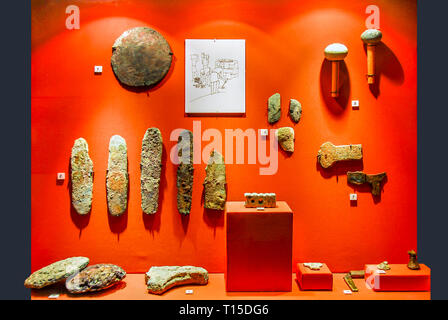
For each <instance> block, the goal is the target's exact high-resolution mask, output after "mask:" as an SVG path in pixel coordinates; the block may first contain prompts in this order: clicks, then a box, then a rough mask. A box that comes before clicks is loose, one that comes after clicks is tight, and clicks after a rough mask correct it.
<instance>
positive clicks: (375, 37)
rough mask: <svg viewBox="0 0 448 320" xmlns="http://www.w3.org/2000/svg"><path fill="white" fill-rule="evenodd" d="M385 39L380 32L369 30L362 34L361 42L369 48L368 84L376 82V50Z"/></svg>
mask: <svg viewBox="0 0 448 320" xmlns="http://www.w3.org/2000/svg"><path fill="white" fill-rule="evenodd" d="M382 38H383V34H382V33H381V31H380V30H376V29H367V30H366V31H364V32H363V33H362V34H361V40H362V41H363V42H364V43H365V44H366V47H367V83H368V84H372V83H374V82H375V48H376V45H377V44H378V43H379V42H380V41H381V39H382Z"/></svg>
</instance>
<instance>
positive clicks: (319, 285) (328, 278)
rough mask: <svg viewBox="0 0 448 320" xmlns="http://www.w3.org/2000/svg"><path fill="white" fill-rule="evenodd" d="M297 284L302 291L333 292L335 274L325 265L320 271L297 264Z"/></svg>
mask: <svg viewBox="0 0 448 320" xmlns="http://www.w3.org/2000/svg"><path fill="white" fill-rule="evenodd" d="M297 282H298V283H299V286H300V289H301V290H333V274H332V273H331V271H330V269H328V267H327V265H326V264H325V263H323V264H322V267H321V268H320V270H311V269H310V268H307V267H305V266H304V265H303V263H298V264H297Z"/></svg>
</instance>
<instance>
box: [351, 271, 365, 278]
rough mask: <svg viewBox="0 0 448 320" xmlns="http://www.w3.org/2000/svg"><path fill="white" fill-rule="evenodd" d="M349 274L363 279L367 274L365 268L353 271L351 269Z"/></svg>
mask: <svg viewBox="0 0 448 320" xmlns="http://www.w3.org/2000/svg"><path fill="white" fill-rule="evenodd" d="M349 274H350V276H351V277H352V278H353V279H362V278H364V276H365V271H364V270H353V271H350V272H349Z"/></svg>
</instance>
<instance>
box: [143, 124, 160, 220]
mask: <svg viewBox="0 0 448 320" xmlns="http://www.w3.org/2000/svg"><path fill="white" fill-rule="evenodd" d="M162 143H163V141H162V134H161V133H160V130H159V129H157V128H149V129H148V130H146V132H145V136H144V137H143V141H142V153H141V160H140V170H141V175H140V185H141V196H142V210H143V212H144V213H146V214H154V213H156V212H157V209H158V207H159V186H160V174H161V172H162Z"/></svg>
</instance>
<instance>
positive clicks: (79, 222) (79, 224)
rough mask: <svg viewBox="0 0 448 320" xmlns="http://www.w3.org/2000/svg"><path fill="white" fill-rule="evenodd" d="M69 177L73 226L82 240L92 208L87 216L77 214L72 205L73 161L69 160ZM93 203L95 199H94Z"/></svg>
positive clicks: (68, 187)
mask: <svg viewBox="0 0 448 320" xmlns="http://www.w3.org/2000/svg"><path fill="white" fill-rule="evenodd" d="M67 172H68V177H66V179H67V180H68V182H67V190H68V194H69V198H70V204H69V206H70V209H69V210H70V218H71V219H72V222H73V224H74V225H75V226H76V228H78V230H79V235H78V238H79V239H81V236H82V231H83V230H84V229H85V228H86V227H87V226H88V225H89V221H90V215H91V213H92V207H90V212H89V213H87V214H85V215H81V214H79V213H78V212H76V210H75V208H74V207H73V205H72V203H73V201H72V200H73V199H72V179H71V176H72V167H71V159H70V158H69V160H68V170H67ZM93 181H95V173H93ZM56 184H58V181H57V182H56ZM92 201H93V199H92Z"/></svg>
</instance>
